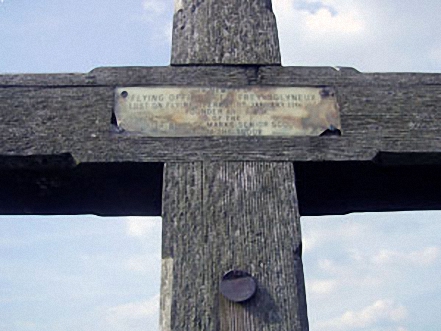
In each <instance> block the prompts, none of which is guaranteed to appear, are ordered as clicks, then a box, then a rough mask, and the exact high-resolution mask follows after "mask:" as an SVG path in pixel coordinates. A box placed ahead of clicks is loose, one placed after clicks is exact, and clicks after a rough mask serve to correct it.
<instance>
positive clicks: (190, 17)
mask: <svg viewBox="0 0 441 331" xmlns="http://www.w3.org/2000/svg"><path fill="white" fill-rule="evenodd" d="M280 63H281V61H280V50H279V40H278V34H277V25H276V18H275V16H274V13H273V10H272V5H271V0H247V1H244V0H176V2H175V15H174V20H173V45H172V57H171V64H172V65H182V64H186V65H188V64H234V65H237V64H247V65H249V64H267V65H268V64H271V65H274V64H275V65H280Z"/></svg>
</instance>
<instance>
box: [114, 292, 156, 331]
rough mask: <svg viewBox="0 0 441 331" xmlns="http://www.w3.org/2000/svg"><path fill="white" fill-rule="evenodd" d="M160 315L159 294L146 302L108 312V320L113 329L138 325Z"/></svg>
mask: <svg viewBox="0 0 441 331" xmlns="http://www.w3.org/2000/svg"><path fill="white" fill-rule="evenodd" d="M158 314H159V294H158V295H156V296H154V297H152V298H150V299H149V300H146V301H141V302H131V303H127V304H123V305H119V306H115V307H111V308H109V309H108V310H107V316H106V320H107V322H108V323H109V324H111V325H112V326H113V327H118V326H120V325H121V326H123V325H126V327H125V328H127V325H130V324H136V325H138V324H139V323H140V322H142V321H143V320H147V319H149V318H152V317H156V316H157V315H158ZM146 325H147V324H146Z"/></svg>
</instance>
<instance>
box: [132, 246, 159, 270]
mask: <svg viewBox="0 0 441 331" xmlns="http://www.w3.org/2000/svg"><path fill="white" fill-rule="evenodd" d="M126 267H127V269H128V270H130V271H135V272H140V273H149V274H150V275H151V274H153V272H152V269H153V270H160V268H161V252H160V251H158V252H157V254H153V253H151V254H146V255H139V256H133V257H131V258H129V259H128V260H127V263H126Z"/></svg>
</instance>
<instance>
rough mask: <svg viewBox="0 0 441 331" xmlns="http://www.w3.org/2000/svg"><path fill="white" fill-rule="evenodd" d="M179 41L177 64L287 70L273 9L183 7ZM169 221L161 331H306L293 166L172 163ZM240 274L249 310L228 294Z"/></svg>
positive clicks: (168, 169) (260, 5)
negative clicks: (250, 288) (252, 284)
mask: <svg viewBox="0 0 441 331" xmlns="http://www.w3.org/2000/svg"><path fill="white" fill-rule="evenodd" d="M226 27H228V29H227V30H226V31H225V29H226ZM173 33H174V34H173V36H174V39H173V55H172V64H225V63H234V64H263V63H265V64H274V65H277V64H280V51H279V46H278V40H277V29H276V23H275V19H274V16H273V13H272V9H271V1H270V0H252V1H242V0H230V1H228V0H217V1H215V0H205V1H177V3H176V14H175V22H174V27H173ZM162 217H163V224H164V225H163V229H164V236H163V261H164V262H163V282H162V290H161V302H162V304H161V307H162V317H161V325H162V331H183V330H188V331H190V330H191V331H196V330H198V331H199V330H200V331H282V330H289V331H306V330H308V320H307V314H306V299H305V289H304V279H303V266H302V260H301V247H302V245H301V233H300V216H299V212H298V204H297V195H296V189H295V177H294V169H293V165H292V163H283V162H282V163H275V162H211V161H206V162H196V163H185V162H183V163H167V164H166V165H165V170H164V188H163V215H162ZM232 269H239V270H244V271H247V272H249V273H250V274H251V275H252V276H253V277H254V278H255V280H256V281H257V284H258V290H257V293H256V295H255V296H254V297H253V298H252V299H251V300H249V301H248V302H246V303H242V304H238V303H233V302H230V301H228V300H227V299H226V298H224V297H223V296H222V295H221V294H220V290H219V282H220V280H221V278H222V276H223V274H225V273H226V272H228V271H230V270H232Z"/></svg>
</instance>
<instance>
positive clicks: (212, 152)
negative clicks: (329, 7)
mask: <svg viewBox="0 0 441 331" xmlns="http://www.w3.org/2000/svg"><path fill="white" fill-rule="evenodd" d="M158 85H163V86H184V85H185V86H228V87H244V86H253V85H259V86H332V87H334V88H335V89H336V91H337V97H338V102H339V106H340V112H341V125H342V136H341V137H334V136H325V137H293V138H277V137H271V138H259V137H237V138H225V137H223V138H219V137H210V138H198V137H194V138H185V139H181V138H149V137H134V136H127V135H124V134H118V133H116V132H114V131H112V130H111V129H110V128H111V124H110V123H111V118H112V111H113V107H114V88H116V87H118V86H119V87H124V86H146V87H148V86H158ZM440 104H441V74H413V73H401V74H399V73H393V74H387V73H382V74H379V73H371V74H363V73H359V72H357V71H356V70H354V69H350V68H342V69H340V70H337V69H334V68H329V67H323V68H319V67H311V68H308V67H286V68H283V67H273V66H202V67H201V66H198V67H193V66H182V67H127V68H99V69H95V70H93V71H91V72H90V73H88V74H48V75H1V76H0V115H1V118H2V121H1V123H0V141H1V142H2V143H1V144H0V155H3V156H13V155H51V154H63V153H69V154H70V155H72V157H73V158H74V159H75V161H76V162H77V163H83V162H166V161H174V162H176V161H200V160H208V159H210V160H225V161H246V160H248V161H253V160H259V161H265V160H272V161H325V160H326V161H370V160H373V159H375V158H378V157H380V154H381V153H382V152H387V153H394V154H395V158H394V162H400V155H402V161H403V162H412V160H409V158H408V157H407V156H409V155H412V154H414V153H422V154H424V155H425V156H426V157H424V160H425V161H424V162H429V163H439V156H438V151H440V150H441V139H440V135H439V132H440V129H441V128H440V126H441V125H440V124H439V123H441V121H440V120H441V111H439V110H440V107H441V106H440ZM411 159H412V158H411ZM420 160H421V158H420Z"/></svg>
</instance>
